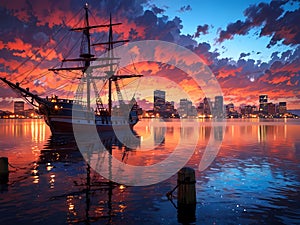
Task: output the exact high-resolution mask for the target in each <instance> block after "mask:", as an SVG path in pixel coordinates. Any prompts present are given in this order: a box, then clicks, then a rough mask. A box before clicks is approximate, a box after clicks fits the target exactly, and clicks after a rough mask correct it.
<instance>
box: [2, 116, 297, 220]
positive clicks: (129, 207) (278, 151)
mask: <svg viewBox="0 0 300 225" xmlns="http://www.w3.org/2000/svg"><path fill="white" fill-rule="evenodd" d="M299 125H300V123H299V121H298V120H286V121H284V120H274V121H269V120H268V121H258V120H253V121H252V120H243V121H239V120H229V121H227V123H226V125H224V124H223V125H220V124H218V125H215V126H212V124H211V123H210V122H209V121H208V122H205V121H197V120H194V121H188V120H187V123H185V125H182V124H181V123H180V122H179V120H172V121H166V122H163V123H157V122H156V121H155V120H143V121H140V122H139V123H138V124H137V125H136V127H135V132H136V136H135V139H133V140H132V142H131V144H130V148H129V147H126V146H124V145H123V144H122V143H121V142H119V141H118V139H117V138H116V137H113V136H106V137H102V139H101V141H102V143H103V144H104V146H105V149H106V151H107V152H111V153H112V155H113V157H114V158H115V159H117V160H118V161H120V162H123V163H127V164H129V165H134V166H149V165H155V164H156V163H159V162H160V161H162V160H165V159H167V158H168V156H169V155H170V154H172V153H173V151H174V149H175V148H177V147H178V145H180V146H181V148H182V149H181V151H180V153H179V155H178V157H181V156H182V157H184V156H185V152H186V151H188V149H189V148H191V147H192V146H191V144H190V143H194V142H195V140H196V148H195V151H194V153H193V155H192V157H191V158H190V160H189V161H188V162H187V164H186V165H187V166H189V167H192V168H194V169H195V170H196V180H197V183H196V190H197V207H196V215H195V218H196V220H195V221H194V224H213V223H216V224H296V223H297V222H298V221H299V220H300V213H299V212H300V204H299V199H300V173H299V171H300V166H299V165H300V136H299V135H298V134H299V132H300V126H299ZM0 133H1V137H0V156H1V157H2V156H5V157H8V159H9V163H10V168H9V169H10V171H11V172H10V174H9V181H8V183H6V184H1V186H0V187H1V189H0V214H1V217H0V224H21V223H22V224H180V223H179V222H178V219H177V209H176V208H175V207H174V206H173V205H172V204H171V202H170V201H168V199H167V198H166V197H165V195H166V193H167V192H168V191H170V190H172V189H173V188H174V187H175V186H176V179H177V176H176V174H175V175H174V176H172V177H170V178H169V179H167V180H165V181H162V182H160V183H157V184H153V185H148V186H127V185H124V184H119V183H115V182H111V181H109V180H108V179H106V178H104V177H102V176H100V175H99V174H98V173H97V172H96V171H95V170H94V169H93V168H90V167H89V165H88V164H87V163H86V160H87V159H88V157H87V156H88V154H87V155H84V154H81V152H80V151H79V149H78V146H77V144H76V142H75V140H74V139H73V138H70V137H53V136H51V133H50V131H49V129H48V127H47V126H46V125H45V124H44V122H43V121H42V120H0ZM123 138H124V137H123ZM197 138H198V140H197ZM210 140H213V141H214V143H219V144H221V147H220V149H219V151H216V152H214V154H215V155H210V156H213V159H210V158H207V159H209V160H211V164H210V165H207V168H206V169H204V170H203V171H201V172H200V171H199V170H198V168H199V163H200V161H201V160H202V159H203V157H206V154H207V152H206V146H207V145H208V143H209V141H210ZM184 148H185V149H186V150H185V149H184ZM97 153H99V152H92V154H91V155H89V156H90V157H91V159H93V158H94V159H95V155H96V154H97ZM100 156H101V154H100ZM214 156H216V158H214ZM105 160H106V159H105ZM107 160H109V158H107ZM97 162H98V163H99V164H101V163H102V162H101V157H99V160H97ZM110 169H112V172H113V171H118V170H119V171H120V173H121V172H122V170H121V169H120V168H117V167H114V165H112V164H110ZM148 173H149V174H151V173H157V171H148ZM160 173H164V170H161V171H160ZM174 194H175V197H174V199H173V200H174V203H175V205H176V203H177V202H176V192H175V193H174Z"/></svg>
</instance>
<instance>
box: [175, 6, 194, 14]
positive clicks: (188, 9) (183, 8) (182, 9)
mask: <svg viewBox="0 0 300 225" xmlns="http://www.w3.org/2000/svg"><path fill="white" fill-rule="evenodd" d="M191 10H192V7H191V6H190V5H187V6H182V7H181V8H180V9H179V10H178V11H179V12H187V11H191Z"/></svg>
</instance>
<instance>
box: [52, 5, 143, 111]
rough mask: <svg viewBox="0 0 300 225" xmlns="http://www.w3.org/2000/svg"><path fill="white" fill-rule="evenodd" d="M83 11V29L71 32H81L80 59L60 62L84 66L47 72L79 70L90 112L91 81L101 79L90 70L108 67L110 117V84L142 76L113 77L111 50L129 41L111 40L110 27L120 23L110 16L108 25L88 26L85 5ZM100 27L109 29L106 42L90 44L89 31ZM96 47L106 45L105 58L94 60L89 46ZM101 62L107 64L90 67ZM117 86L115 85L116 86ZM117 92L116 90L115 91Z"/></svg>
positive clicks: (109, 108) (86, 6)
mask: <svg viewBox="0 0 300 225" xmlns="http://www.w3.org/2000/svg"><path fill="white" fill-rule="evenodd" d="M84 10H85V26H84V27H78V28H72V29H71V31H81V32H83V35H84V37H83V40H82V44H81V51H80V58H75V59H63V60H62V62H68V61H73V62H75V61H82V62H84V66H80V67H61V68H51V69H49V71H55V72H57V71H60V70H67V71H70V70H81V71H82V72H83V78H84V79H85V80H86V85H87V87H86V89H87V108H88V110H90V108H91V94H90V92H91V82H92V80H93V79H102V78H103V77H102V78H100V77H95V76H93V75H92V70H93V69H95V68H101V67H109V70H108V71H105V73H106V75H107V78H108V86H109V87H108V89H109V90H108V112H109V115H111V110H112V82H117V80H119V79H125V78H133V77H141V76H142V75H138V74H132V75H115V71H114V67H113V66H114V65H116V64H117V63H115V62H114V60H118V59H119V58H116V57H114V54H113V48H114V46H113V45H114V44H115V43H125V42H128V41H129V40H117V41H114V40H113V29H112V27H113V26H115V25H121V24H122V23H112V18H111V15H110V21H109V24H104V25H94V26H90V24H89V14H88V12H89V10H88V4H85V6H84ZM100 27H108V28H109V36H108V42H103V43H95V44H91V39H90V29H94V28H100ZM96 45H106V46H108V48H107V52H108V55H107V57H103V58H95V57H94V55H93V54H91V46H96ZM99 60H103V61H106V62H107V63H105V64H100V65H91V62H92V61H99ZM116 85H117V84H116ZM117 91H118V90H117Z"/></svg>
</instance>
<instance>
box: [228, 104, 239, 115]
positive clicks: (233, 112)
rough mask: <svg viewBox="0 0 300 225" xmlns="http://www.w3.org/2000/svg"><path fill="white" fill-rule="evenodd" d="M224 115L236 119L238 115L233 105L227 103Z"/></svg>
mask: <svg viewBox="0 0 300 225" xmlns="http://www.w3.org/2000/svg"><path fill="white" fill-rule="evenodd" d="M225 113H226V116H227V117H228V118H238V117H239V114H238V112H237V111H236V110H235V108H234V104H233V103H229V104H228V105H226V106H225Z"/></svg>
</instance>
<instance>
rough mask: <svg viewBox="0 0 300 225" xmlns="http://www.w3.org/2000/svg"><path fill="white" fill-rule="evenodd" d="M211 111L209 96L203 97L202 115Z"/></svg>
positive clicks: (207, 114) (209, 113)
mask: <svg viewBox="0 0 300 225" xmlns="http://www.w3.org/2000/svg"><path fill="white" fill-rule="evenodd" d="M211 111H212V102H211V101H210V98H204V99H203V112H204V115H206V116H209V115H211Z"/></svg>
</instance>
